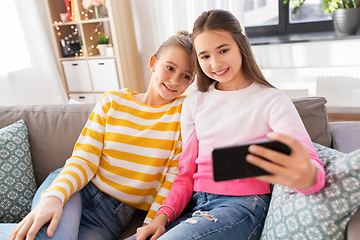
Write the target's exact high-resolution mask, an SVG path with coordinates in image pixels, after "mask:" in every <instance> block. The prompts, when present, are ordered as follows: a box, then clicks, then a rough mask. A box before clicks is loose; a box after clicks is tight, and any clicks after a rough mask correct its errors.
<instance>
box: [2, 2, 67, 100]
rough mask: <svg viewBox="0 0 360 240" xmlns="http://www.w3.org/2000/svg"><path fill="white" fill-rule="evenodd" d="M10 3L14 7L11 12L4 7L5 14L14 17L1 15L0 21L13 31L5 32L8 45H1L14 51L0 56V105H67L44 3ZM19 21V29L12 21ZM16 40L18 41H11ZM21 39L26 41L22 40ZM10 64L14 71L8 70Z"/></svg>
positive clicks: (3, 36) (3, 34)
mask: <svg viewBox="0 0 360 240" xmlns="http://www.w3.org/2000/svg"><path fill="white" fill-rule="evenodd" d="M7 2H10V4H13V5H8V6H9V7H8V9H7V8H4V6H2V12H3V13H4V12H5V11H8V12H9V13H10V15H11V16H7V15H5V14H1V15H0V21H1V22H2V23H3V24H4V25H10V30H8V31H7V32H2V34H1V35H2V37H1V38H2V40H3V41H4V38H5V36H8V38H7V41H6V45H5V43H3V42H2V44H1V48H3V49H4V48H7V49H9V48H10V49H11V51H4V50H3V53H4V54H0V63H2V64H1V66H0V67H1V68H2V69H1V71H0V105H9V104H59V103H66V102H67V96H66V93H65V90H64V88H63V85H62V82H61V77H60V74H59V70H58V68H57V64H56V60H55V57H54V56H55V55H54V52H53V51H54V50H53V46H52V40H51V35H50V34H51V33H50V32H49V26H48V19H47V16H46V9H45V5H44V2H43V1H40V0H26V1H22V0H12V1H7ZM11 11H15V12H11ZM16 17H17V19H16V21H15V20H14V22H17V20H19V21H18V22H19V25H18V26H17V25H16V24H13V19H12V18H16ZM9 31H11V32H9ZM14 32H16V34H15V33H14ZM13 33H14V34H13ZM14 36H15V37H16V38H17V39H12V37H14ZM22 36H23V40H22V39H20V38H22ZM24 43H25V45H24ZM8 52H10V55H9V53H8ZM5 53H6V54H5ZM14 59H15V61H14ZM7 62H9V63H10V65H9V66H11V67H6V64H5V63H7ZM4 68H6V69H4Z"/></svg>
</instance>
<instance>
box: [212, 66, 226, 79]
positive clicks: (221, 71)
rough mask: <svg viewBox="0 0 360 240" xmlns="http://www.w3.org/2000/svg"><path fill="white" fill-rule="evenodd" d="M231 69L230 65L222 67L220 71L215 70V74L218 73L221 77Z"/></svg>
mask: <svg viewBox="0 0 360 240" xmlns="http://www.w3.org/2000/svg"><path fill="white" fill-rule="evenodd" d="M229 70H230V67H228V68H225V69H222V70H220V71H215V72H213V74H214V75H216V76H219V77H221V76H224V75H226V74H227V73H228V72H229Z"/></svg>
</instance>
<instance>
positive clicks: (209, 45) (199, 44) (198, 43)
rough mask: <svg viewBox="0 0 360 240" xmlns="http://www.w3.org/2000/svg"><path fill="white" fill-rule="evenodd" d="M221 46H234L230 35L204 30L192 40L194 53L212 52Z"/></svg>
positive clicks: (223, 31)
mask: <svg viewBox="0 0 360 240" xmlns="http://www.w3.org/2000/svg"><path fill="white" fill-rule="evenodd" d="M223 44H230V45H233V44H236V42H235V40H234V39H233V37H232V35H231V34H230V33H229V32H227V31H225V30H205V31H204V32H202V33H200V34H198V35H197V36H196V38H195V40H194V46H195V50H196V52H201V51H206V50H212V49H213V48H217V47H218V46H220V45H223Z"/></svg>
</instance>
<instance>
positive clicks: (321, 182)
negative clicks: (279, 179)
mask: <svg viewBox="0 0 360 240" xmlns="http://www.w3.org/2000/svg"><path fill="white" fill-rule="evenodd" d="M312 163H313V164H314V165H315V167H316V169H317V178H316V182H315V184H314V185H313V186H312V187H310V188H309V189H305V190H300V189H296V188H295V190H296V191H298V192H300V193H303V194H312V193H315V192H317V191H320V190H321V189H322V188H323V187H324V186H325V170H324V167H323V165H322V164H321V163H319V162H317V161H314V160H312Z"/></svg>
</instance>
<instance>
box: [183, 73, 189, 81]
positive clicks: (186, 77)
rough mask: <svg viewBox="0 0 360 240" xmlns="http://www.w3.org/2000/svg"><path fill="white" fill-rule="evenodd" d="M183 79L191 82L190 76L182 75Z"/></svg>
mask: <svg viewBox="0 0 360 240" xmlns="http://www.w3.org/2000/svg"><path fill="white" fill-rule="evenodd" d="M183 78H185V79H186V80H191V76H190V75H187V74H184V75H183Z"/></svg>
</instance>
